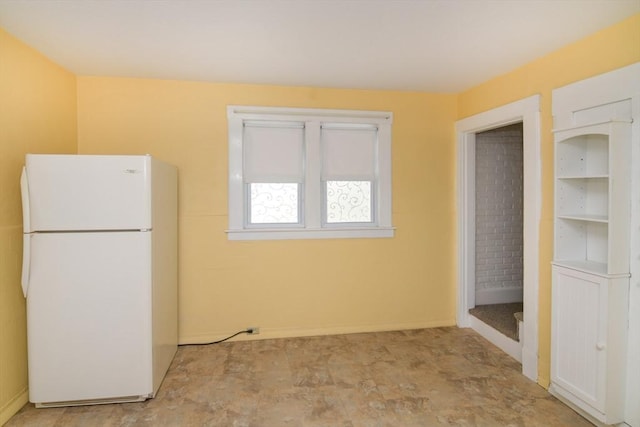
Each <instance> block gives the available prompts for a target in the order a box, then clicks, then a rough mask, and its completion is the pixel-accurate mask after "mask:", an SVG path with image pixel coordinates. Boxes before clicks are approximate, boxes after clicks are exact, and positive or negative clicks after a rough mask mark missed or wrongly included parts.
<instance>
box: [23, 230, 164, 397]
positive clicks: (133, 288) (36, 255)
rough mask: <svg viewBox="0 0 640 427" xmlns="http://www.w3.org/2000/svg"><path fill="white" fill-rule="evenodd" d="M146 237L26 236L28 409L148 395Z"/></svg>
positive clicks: (111, 234)
mask: <svg viewBox="0 0 640 427" xmlns="http://www.w3.org/2000/svg"><path fill="white" fill-rule="evenodd" d="M151 234H152V233H151V232H106V233H43V234H34V235H32V242H31V253H32V262H31V280H30V286H29V295H28V298H27V332H28V334H27V335H28V360H29V398H30V400H31V401H32V402H34V403H47V402H68V401H81V400H91V399H97V400H109V399H114V398H117V397H130V396H148V395H149V394H150V393H152V391H153V387H152V376H153V373H152V335H151V318H152V313H151V304H152V303H151V301H152V299H151V298H152V295H151V292H152V291H151Z"/></svg>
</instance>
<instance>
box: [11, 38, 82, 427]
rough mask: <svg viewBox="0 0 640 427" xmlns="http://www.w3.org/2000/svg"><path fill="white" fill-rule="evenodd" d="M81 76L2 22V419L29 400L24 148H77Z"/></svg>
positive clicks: (40, 150)
mask: <svg viewBox="0 0 640 427" xmlns="http://www.w3.org/2000/svg"><path fill="white" fill-rule="evenodd" d="M76 149H77V135H76V78H75V76H74V75H73V74H70V73H68V72H67V71H65V70H63V69H62V68H60V67H59V66H57V65H55V64H53V63H52V62H50V61H49V60H47V59H46V58H44V57H43V56H42V55H40V54H39V53H38V52H36V51H34V50H33V49H31V48H29V47H27V46H25V45H24V44H22V43H21V42H20V41H18V40H17V39H15V38H13V37H12V36H11V35H9V34H7V33H6V32H5V31H4V30H2V29H0V424H3V423H4V422H5V421H6V420H7V419H8V418H9V417H10V416H11V415H13V413H14V412H15V411H17V410H18V409H20V407H21V406H22V405H23V404H24V403H25V402H26V401H27V342H26V341H27V335H26V317H25V299H24V297H23V296H22V290H21V288H20V272H21V262H22V212H21V199H20V183H19V179H20V170H21V167H22V165H23V164H24V155H25V154H26V153H44V152H52V153H75V152H76Z"/></svg>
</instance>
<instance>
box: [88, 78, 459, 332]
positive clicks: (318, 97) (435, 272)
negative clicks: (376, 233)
mask: <svg viewBox="0 0 640 427" xmlns="http://www.w3.org/2000/svg"><path fill="white" fill-rule="evenodd" d="M456 100H457V98H456V96H455V95H431V94H423V93H414V92H393V91H359V90H334V89H313V88H303V87H278V86H258V85H234V84H213V83H196V82H177V81H162V80H144V79H126V78H103V77H79V78H78V110H79V116H78V141H79V142H78V148H79V152H80V153H82V154H87V153H91V154H96V153H100V154H110V153H151V154H153V155H154V156H157V157H158V158H160V159H163V160H166V161H168V162H171V163H174V164H176V165H177V166H178V168H179V180H180V185H179V190H180V202H179V217H180V218H179V226H180V233H179V239H180V243H179V245H180V248H179V253H180V273H179V274H180V281H179V289H180V291H179V297H180V304H179V307H180V325H179V328H180V329H179V330H180V341H181V342H183V343H185V342H196V341H200V342H202V341H207V340H212V339H217V338H220V337H223V336H226V335H228V334H230V333H233V332H235V331H238V330H240V329H243V328H246V327H249V326H259V327H260V328H261V338H266V337H282V336H291V335H305V334H325V333H339V332H350V331H373V330H382V329H398V328H418V327H427V326H438V325H453V324H455V287H454V286H453V283H454V280H455V262H454V259H455V258H454V256H455V254H454V235H455V213H454V209H455V205H454V204H455V187H454V162H455V158H454V155H455V150H454V143H453V122H454V120H455V117H456ZM229 104H238V105H273V106H288V107H320V108H334V109H341V108H345V109H367V110H385V111H392V112H393V113H394V124H393V148H392V150H393V220H394V224H395V226H396V227H397V234H396V237H395V238H392V239H341V240H292V241H257V242H230V241H228V240H227V236H226V234H225V229H226V228H227V156H228V150H227V145H228V142H227V124H226V120H227V119H226V106H227V105H229Z"/></svg>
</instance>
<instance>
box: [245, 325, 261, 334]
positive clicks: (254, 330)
mask: <svg viewBox="0 0 640 427" xmlns="http://www.w3.org/2000/svg"><path fill="white" fill-rule="evenodd" d="M247 331H249V335H258V334H259V333H260V328H258V327H253V326H252V327H250V328H247Z"/></svg>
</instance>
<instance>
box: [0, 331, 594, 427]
mask: <svg viewBox="0 0 640 427" xmlns="http://www.w3.org/2000/svg"><path fill="white" fill-rule="evenodd" d="M520 369H521V367H520V365H519V364H518V363H517V362H516V361H514V360H513V359H512V358H510V357H509V356H507V355H505V354H504V353H503V352H501V351H500V350H499V349H497V348H496V347H494V346H493V345H491V344H490V343H488V342H487V341H485V340H484V339H483V338H481V337H480V336H479V335H477V334H476V333H475V332H473V331H471V330H469V329H458V328H454V327H452V328H432V329H420V330H412V331H393V332H380V333H370V334H351V335H335V336H323V337H305V338H289V339H279V340H258V341H238V342H233V341H227V342H225V343H222V344H218V345H211V346H182V347H180V348H179V349H178V353H177V354H176V357H175V359H174V361H173V363H172V365H171V368H170V369H169V372H168V373H167V376H166V378H165V380H164V382H163V384H162V386H161V388H160V391H159V392H158V395H157V396H156V397H155V398H154V399H150V400H147V401H146V402H139V403H126V404H117V405H95V406H84V407H68V408H51V409H35V408H34V407H33V405H31V404H29V405H26V406H25V407H24V408H23V409H22V410H21V411H20V412H19V413H18V414H16V415H15V416H14V417H13V418H12V419H11V420H9V422H8V424H7V427H20V426H37V427H41V426H43V427H46V426H50V427H67V426H82V427H92V426H100V427H102V426H113V427H122V426H135V427H137V426H163V427H164V426H167V427H172V426H180V427H182V426H187V427H190V426H224V427H231V426H236V427H243V426H244V427H272V426H273V427H279V426H301V427H322V426H331V427H385V426H394V427H395V426H402V427H412V426H416V427H417V426H420V427H422V426H443V425H444V426H490V427H495V426H545V427H546V426H572V427H573V426H576V427H580V426H590V425H591V424H590V423H588V422H587V421H586V420H584V419H583V418H581V417H580V416H579V415H577V414H576V413H575V412H573V411H572V410H571V409H569V408H568V407H567V406H565V405H563V404H562V403H560V402H559V401H558V400H557V399H555V398H554V397H552V396H551V395H550V394H549V393H547V391H546V390H544V389H543V388H542V387H540V386H538V385H537V384H535V383H534V382H532V381H530V380H529V379H527V378H525V377H524V376H522V375H521V374H520Z"/></svg>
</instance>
